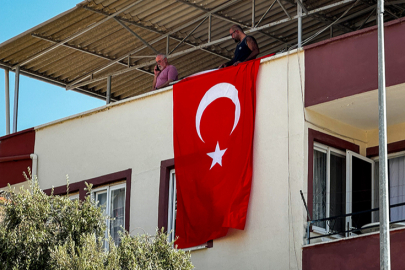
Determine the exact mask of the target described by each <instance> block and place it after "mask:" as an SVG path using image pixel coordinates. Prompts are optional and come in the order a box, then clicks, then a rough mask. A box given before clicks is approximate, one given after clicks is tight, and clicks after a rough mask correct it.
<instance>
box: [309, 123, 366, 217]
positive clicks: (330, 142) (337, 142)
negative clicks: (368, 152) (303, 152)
mask: <svg viewBox="0 0 405 270" xmlns="http://www.w3.org/2000/svg"><path fill="white" fill-rule="evenodd" d="M315 142H318V143H321V144H324V145H327V146H329V147H333V148H336V149H338V150H341V151H346V150H350V151H353V152H354V153H357V154H359V152H360V147H359V146H358V145H356V144H354V143H351V142H348V141H345V140H342V139H340V138H336V137H334V136H331V135H328V134H325V133H322V132H320V131H317V130H314V129H311V128H308V172H307V173H308V184H307V198H306V199H307V206H308V212H309V215H310V217H311V219H312V217H313V172H314V171H313V168H314V164H313V163H314V143H315ZM307 221H309V219H308V218H307Z"/></svg>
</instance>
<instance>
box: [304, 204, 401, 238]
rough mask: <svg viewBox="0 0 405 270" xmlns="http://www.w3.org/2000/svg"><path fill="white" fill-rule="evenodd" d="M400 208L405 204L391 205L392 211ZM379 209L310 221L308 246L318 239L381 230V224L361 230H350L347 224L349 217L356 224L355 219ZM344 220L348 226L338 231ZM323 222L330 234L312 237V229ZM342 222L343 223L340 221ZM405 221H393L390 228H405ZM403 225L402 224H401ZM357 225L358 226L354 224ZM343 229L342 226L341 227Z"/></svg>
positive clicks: (361, 228)
mask: <svg viewBox="0 0 405 270" xmlns="http://www.w3.org/2000/svg"><path fill="white" fill-rule="evenodd" d="M400 206H405V202H404V203H398V204H393V205H390V209H392V208H395V207H400ZM378 210H379V208H378V207H377V208H372V209H369V210H364V211H359V212H354V213H349V214H343V215H339V216H333V217H328V218H321V219H317V220H309V221H308V224H307V236H306V238H307V244H310V243H311V240H312V239H317V238H323V237H331V236H332V237H333V236H337V235H341V236H342V235H343V236H348V235H349V234H365V233H369V232H370V231H372V229H373V228H379V226H380V225H379V222H372V223H369V224H365V225H363V226H361V227H360V228H358V227H351V228H349V226H348V223H347V222H346V218H347V217H352V223H356V222H355V221H356V218H353V217H358V216H360V215H364V214H367V213H370V216H371V213H373V212H376V211H378ZM342 219H343V220H344V221H345V223H344V224H346V225H345V226H343V227H344V228H345V229H343V230H342V229H338V228H337V227H338V226H336V224H338V223H339V220H342ZM321 222H326V225H327V227H328V228H329V232H327V233H324V234H322V233H320V235H316V236H311V227H312V226H313V225H315V224H319V223H321ZM340 222H341V221H340ZM402 222H405V219H402V220H396V221H392V222H390V228H394V227H402V226H405V223H402ZM401 223H402V224H401ZM354 225H356V224H354ZM341 227H342V226H341Z"/></svg>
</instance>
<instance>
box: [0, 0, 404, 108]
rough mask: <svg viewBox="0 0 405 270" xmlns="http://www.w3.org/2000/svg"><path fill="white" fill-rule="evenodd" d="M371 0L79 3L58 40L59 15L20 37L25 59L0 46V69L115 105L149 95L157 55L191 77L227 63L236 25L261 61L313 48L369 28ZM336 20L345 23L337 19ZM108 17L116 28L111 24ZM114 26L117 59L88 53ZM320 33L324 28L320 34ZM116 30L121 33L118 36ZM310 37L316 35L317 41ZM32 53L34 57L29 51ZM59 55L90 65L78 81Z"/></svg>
mask: <svg viewBox="0 0 405 270" xmlns="http://www.w3.org/2000/svg"><path fill="white" fill-rule="evenodd" d="M373 1H374V2H375V3H373ZM373 1H372V2H368V1H366V0H359V1H357V2H356V4H355V5H354V6H355V7H353V6H352V7H351V8H353V9H352V10H351V12H349V13H347V14H346V13H345V11H346V10H347V9H348V7H349V6H350V5H352V4H353V3H354V2H355V0H342V1H338V0H337V1H334V2H332V3H331V2H330V1H326V0H316V1H315V0H271V1H267V0H266V1H265V0H218V1H213V0H195V1H190V0H171V1H170V2H167V1H164V0H156V1H149V0H120V1H117V0H100V1H97V4H96V2H94V1H90V0H85V1H83V2H81V3H79V4H78V5H77V6H76V7H75V8H74V9H72V10H70V11H68V12H65V13H63V16H72V17H71V18H70V20H74V21H75V22H74V23H71V24H70V25H68V26H67V27H69V28H61V29H59V30H57V31H59V32H60V33H61V34H58V33H59V32H55V31H54V32H52V31H50V30H47V29H52V27H54V26H52V23H56V22H57V20H62V19H63V16H62V15H59V16H57V18H55V19H51V20H50V22H49V23H43V24H41V25H40V26H38V27H35V28H34V29H32V30H31V32H29V33H28V32H25V33H23V34H22V35H24V34H25V35H27V34H28V35H29V36H30V37H32V40H30V41H29V43H28V45H27V46H31V45H32V44H42V45H41V48H40V49H39V50H35V49H30V47H26V48H24V47H23V46H22V47H21V50H20V52H27V53H26V54H25V55H22V56H19V57H17V56H18V55H19V54H18V52H16V53H14V54H10V55H9V56H6V58H2V57H1V49H2V47H3V46H6V45H7V44H6V43H12V42H15V41H16V40H18V37H15V38H13V39H12V40H10V41H7V42H5V43H3V44H0V67H2V68H4V69H10V70H16V68H17V67H19V68H20V70H21V74H24V75H29V76H34V77H36V78H40V79H41V80H45V81H48V82H51V83H54V84H58V85H62V86H64V87H65V88H66V89H67V90H75V91H79V92H81V93H85V94H89V95H92V96H95V97H99V98H103V99H106V98H107V92H108V93H109V97H110V99H111V101H115V100H120V99H123V98H126V97H130V96H134V95H137V94H140V93H144V92H145V91H147V89H150V87H148V85H149V84H150V82H149V81H150V80H152V76H153V72H152V69H153V66H154V65H155V62H154V59H153V58H154V57H155V55H156V54H157V53H165V54H166V55H167V57H168V58H169V59H172V60H170V61H174V63H176V67H177V65H179V66H180V65H181V67H180V69H183V72H184V71H187V72H189V73H191V72H198V71H201V70H203V69H207V68H214V67H216V66H218V65H219V64H220V63H222V62H225V60H226V61H229V59H231V57H232V55H233V48H234V45H233V44H232V42H231V37H230V36H229V35H228V33H227V32H228V30H229V27H230V26H231V24H239V25H241V27H243V28H244V29H245V33H247V34H252V33H255V35H256V39H257V40H258V43H259V47H260V49H261V52H262V53H263V54H264V55H265V54H266V53H267V54H268V53H274V52H277V51H280V50H285V49H286V48H291V47H296V46H298V47H300V46H301V42H302V40H304V39H305V40H307V41H308V40H311V42H316V41H319V40H322V39H326V38H329V37H332V36H336V35H340V34H344V33H348V32H351V31H355V30H358V29H361V28H363V27H368V26H370V25H375V23H376V20H375V19H376V15H375V9H376V5H377V1H376V0H373ZM404 4H405V0H398V1H392V2H389V3H387V4H386V6H389V7H387V8H386V12H387V16H385V20H386V21H387V20H390V19H394V18H398V17H402V16H403V15H405V12H404V11H405V5H404ZM138 11H139V12H138ZM166 13H167V14H166ZM341 14H344V17H341V18H340V15H341ZM338 17H339V20H338V21H337V20H336V18H338ZM111 19H114V22H112V23H111V22H109V20H111ZM295 20H297V21H295ZM87 21H88V22H91V23H86V22H87ZM81 22H83V23H81ZM106 22H108V23H106ZM56 26H57V25H56ZM56 26H55V27H56ZM41 27H42V28H41ZM74 27H76V29H78V30H74V29H73V28H74ZM112 27H116V28H114V29H116V30H115V32H109V33H108V34H106V35H105V38H109V40H108V41H107V43H108V44H111V39H112V40H113V36H114V37H115V38H116V39H118V37H119V35H121V36H122V35H127V39H128V37H130V38H131V40H133V41H131V42H134V43H133V44H134V45H133V46H129V45H127V44H125V46H126V47H125V46H124V45H123V49H122V50H121V51H120V52H119V53H116V52H114V51H111V50H112V49H110V48H109V46H107V45H106V46H101V45H97V46H98V47H103V48H104V49H92V48H91V47H92V46H91V44H92V42H93V41H91V38H93V39H94V34H93V31H99V32H100V30H101V29H104V28H105V29H112ZM43 28H45V30H42V29H43ZM325 28H329V30H328V31H325ZM119 29H122V30H119ZM69 31H70V32H69ZM75 31H76V32H75ZM118 31H123V32H119V35H118V34H117V33H118ZM323 31H325V32H323ZM321 32H322V33H321ZM63 33H66V34H63ZM69 33H70V34H69ZM125 33H126V34H125ZM22 35H21V36H22ZM314 35H319V36H317V37H316V38H315V37H314ZM21 38H22V37H21ZM26 38H27V37H26ZM308 38H310V39H308ZM87 40H89V41H87ZM41 42H42V43H41ZM97 42H99V40H97ZM117 42H119V41H117ZM131 42H127V43H131ZM49 43H50V44H51V45H50V46H49ZM46 44H48V46H46ZM88 44H90V45H88ZM136 44H137V45H136ZM17 45H18V44H17ZM18 46H20V45H18ZM24 50H25V51H24ZM30 50H31V51H33V52H34V53H29V51H30ZM115 50H116V49H115ZM70 51H71V53H68V52H70ZM73 52H76V53H73ZM59 53H61V54H62V55H66V56H65V57H66V58H65V59H69V57H71V55H72V57H73V56H77V55H87V56H86V57H90V58H91V60H87V61H89V62H86V63H83V65H82V66H83V71H80V72H77V75H74V76H71V75H64V73H63V71H61V70H60V69H61V68H58V67H56V68H55V66H57V65H56V64H54V62H55V61H54V60H53V57H54V56H55V54H56V56H58V55H57V54H59ZM152 54H153V55H152ZM14 56H15V57H14ZM13 57H14V58H13ZM190 57H192V58H193V59H195V60H194V61H200V59H203V62H204V63H203V65H201V67H200V65H195V64H193V62H191V60H189V58H190ZM81 58H84V56H83V57H81ZM7 59H9V60H7ZM72 59H73V58H72ZM86 59H89V58H86ZM79 60H80V57H79ZM42 63H44V64H42ZM55 63H56V62H55ZM41 65H42V66H41ZM44 65H45V66H46V67H47V66H52V67H53V68H54V70H52V71H45V72H44V71H43V70H45V67H43V66H44ZM87 66H88V68H86V67H87ZM78 67H79V68H80V67H81V66H78ZM204 67H205V68H204ZM199 68H200V69H201V70H198V69H199ZM117 76H120V77H119V78H115V79H114V78H113V80H114V84H113V85H111V83H107V80H109V81H110V82H111V78H112V77H117ZM108 78H110V79H108ZM102 81H104V83H102ZM101 83H102V84H101ZM101 85H103V86H101ZM134 88H136V89H134ZM138 89H139V90H138ZM107 90H109V91H107Z"/></svg>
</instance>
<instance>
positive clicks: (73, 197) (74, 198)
mask: <svg viewBox="0 0 405 270" xmlns="http://www.w3.org/2000/svg"><path fill="white" fill-rule="evenodd" d="M69 199H70V200H72V201H76V200H79V192H76V193H73V194H69Z"/></svg>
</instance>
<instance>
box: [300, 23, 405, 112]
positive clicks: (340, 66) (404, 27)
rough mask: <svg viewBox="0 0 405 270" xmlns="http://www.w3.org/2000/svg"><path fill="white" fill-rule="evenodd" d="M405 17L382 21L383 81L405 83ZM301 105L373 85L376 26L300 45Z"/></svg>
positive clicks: (347, 94)
mask: <svg viewBox="0 0 405 270" xmlns="http://www.w3.org/2000/svg"><path fill="white" fill-rule="evenodd" d="M403 44H405V18H401V19H398V20H395V21H391V22H388V23H386V24H385V53H386V59H385V61H386V83H387V86H392V85H396V84H400V83H405V46H404V45H403ZM304 49H305V106H306V107H308V106H312V105H316V104H319V103H323V102H327V101H331V100H335V99H338V98H343V97H347V96H352V95H355V94H359V93H363V92H367V91H370V90H375V89H377V79H378V74H377V27H370V28H367V29H364V30H361V31H356V32H353V33H350V34H346V35H343V36H339V37H336V38H332V39H330V40H327V41H323V42H319V43H316V44H313V45H309V46H306V47H304Z"/></svg>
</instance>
